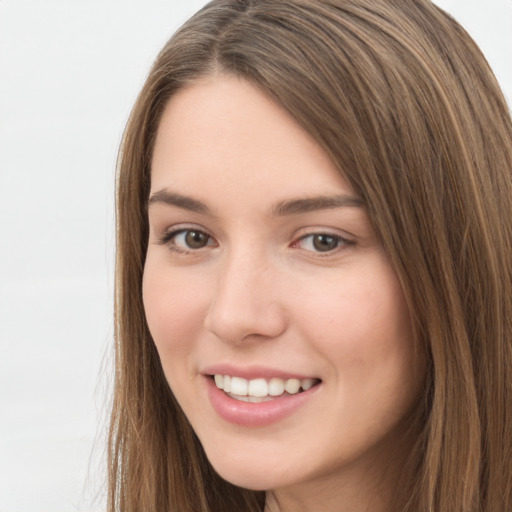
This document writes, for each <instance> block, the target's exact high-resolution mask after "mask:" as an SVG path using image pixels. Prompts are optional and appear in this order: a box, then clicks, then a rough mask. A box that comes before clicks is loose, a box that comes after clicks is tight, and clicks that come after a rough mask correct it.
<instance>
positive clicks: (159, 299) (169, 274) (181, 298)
mask: <svg viewBox="0 0 512 512" xmlns="http://www.w3.org/2000/svg"><path fill="white" fill-rule="evenodd" d="M142 291H143V303H144V310H145V313H146V320H147V323H148V327H149V330H150V332H151V335H152V337H153V340H154V342H155V345H156V348H157V350H158V352H159V354H160V358H161V360H162V365H163V366H164V370H166V368H167V366H169V364H170V363H171V362H172V361H178V360H179V359H180V357H181V356H185V355H187V354H188V353H190V351H191V350H192V348H193V346H194V340H195V339H196V337H197V334H198V332H199V330H200V329H201V328H202V325H203V321H204V312H205V311H206V307H207V301H206V298H205V287H204V286H200V285H198V284H197V283H195V281H194V279H187V278H186V277H184V276H183V275H182V274H181V273H180V272H176V271H175V270H174V269H173V270H167V269H165V267H163V268H162V266H159V265H156V264H154V263H153V262H152V261H151V260H150V259H148V261H147V262H146V266H145V269H144V277H143V286H142ZM169 356H172V357H169Z"/></svg>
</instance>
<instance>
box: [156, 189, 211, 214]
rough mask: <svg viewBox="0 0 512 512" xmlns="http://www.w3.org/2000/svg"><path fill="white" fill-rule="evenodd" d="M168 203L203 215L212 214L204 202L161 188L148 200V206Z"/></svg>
mask: <svg viewBox="0 0 512 512" xmlns="http://www.w3.org/2000/svg"><path fill="white" fill-rule="evenodd" d="M158 203H160V204H166V205H168V206H177V207H178V208H183V209H185V210H190V211H192V212H196V213H202V214H203V215H211V212H210V209H209V208H208V206H206V205H205V204H204V203H203V202H201V201H198V200H197V199H193V198H192V197H188V196H183V195H181V194H177V193H175V192H169V191H168V190H165V189H164V190H160V191H158V192H155V193H154V194H151V197H150V198H149V201H148V207H149V206H151V205H152V204H158Z"/></svg>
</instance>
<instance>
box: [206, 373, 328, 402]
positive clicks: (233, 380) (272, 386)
mask: <svg viewBox="0 0 512 512" xmlns="http://www.w3.org/2000/svg"><path fill="white" fill-rule="evenodd" d="M214 380H215V384H216V386H217V387H218V388H219V389H223V390H224V391H225V392H226V393H228V394H229V395H230V396H231V397H233V398H237V399H238V400H242V401H244V402H253V403H259V402H265V401H267V400H270V397H273V396H280V395H282V394H283V393H284V392H285V391H286V392H287V393H288V394H289V395H295V394H297V393H298V392H299V390H300V389H302V390H303V391H307V390H308V389H310V388H312V387H313V386H314V385H315V384H316V383H317V382H318V381H317V379H286V380H285V379H280V378H278V377H273V378H272V379H270V380H269V381H267V380H266V379H261V378H260V379H252V380H247V379H243V378H242V377H232V376H230V375H219V374H216V375H214Z"/></svg>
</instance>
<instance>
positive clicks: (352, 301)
mask: <svg viewBox="0 0 512 512" xmlns="http://www.w3.org/2000/svg"><path fill="white" fill-rule="evenodd" d="M148 216H149V225H150V235H149V247H148V252H147V259H146V264H145V270H144V281H143V294H144V306H145V310H146V316H147V321H148V325H149V328H150V331H151V334H152V336H153V339H154V341H155V344H156V347H157V350H158V353H159V355H160V359H161V361H162V366H163V369H164V372H165V375H166V378H167V380H168V382H169V385H170V387H171V389H172V391H173V393H174V395H175V396H176V398H177V400H178V402H179V403H180V405H181V407H182V408H183V410H184V412H185V414H186V415H187V417H188V418H189V420H190V422H191V424H192V427H193V428H194V430H195V431H196V433H197V435H198V437H199V439H200V441H201V443H202V445H203V447H204V449H205V451H206V454H207V456H208V458H209V460H210V462H211V463H212V465H213V466H214V468H215V469H216V471H217V472H218V473H219V474H220V475H221V476H222V477H223V478H225V479H226V480H228V481H230V482H232V483H234V484H236V485H238V486H242V487H247V488H251V489H259V490H266V491H267V509H268V510H269V511H271V512H277V511H279V512H290V511H294V512H298V511H301V512H302V511H304V512H307V511H314V512H329V511H337V512H339V511H348V510H350V511H351V512H357V511H365V510H372V511H374V512H379V511H384V510H386V509H387V506H388V501H389V496H390V493H391V489H392V487H393V484H394V481H395V478H396V474H397V468H398V467H399V465H400V463H401V459H400V456H399V454H401V453H402V452H403V451H404V447H403V443H401V440H402V438H401V435H402V429H403V428H404V418H406V416H407V414H408V412H410V410H411V408H412V407H413V406H414V404H415V402H416V400H417V397H418V394H419V388H420V386H421V383H422V380H423V375H424V364H423V359H422V357H421V356H420V354H419V353H418V349H417V344H416V343H415V341H414V336H413V332H412V328H411V322H410V316H409V313H408V309H407V307H406V304H405V300H404V297H403V293H402V290H401V287H400V284H399V281H398V279H397V276H396V274H395V272H394V270H393V269H392V267H391V265H390V262H389V261H388V258H387V257H386V254H385V252H384V251H383V249H382V246H381V244H380V243H379V240H378V237H377V236H376V234H375V232H374V230H373V228H372V225H371V222H370V220H369V218H368V215H367V213H366V210H365V208H364V205H363V204H362V202H361V201H360V199H359V198H358V197H357V196H356V194H355V193H354V191H353V190H352V188H351V187H350V186H349V184H348V183H347V182H346V180H344V179H343V177H342V175H341V174H340V172H339V171H338V170H337V169H336V167H335V165H334V164H333V162H332V161H331V160H330V159H329V157H328V156H327V154H326V153H325V152H324V151H323V150H322V149H321V147H320V146H319V145H318V144H317V143H316V142H315V140H314V139H312V137H311V136H309V135H308V133H307V132H306V131H304V130H303V129H302V128H301V127H300V126H299V125H298V124H297V122H296V121H295V120H294V119H293V118H292V117H291V116H290V115H289V114H288V113H287V112H286V111H285V110H284V109H283V108H282V107H280V106H279V105H277V104H276V103H274V102H273V101H272V100H270V99H269V98H268V97H267V96H266V95H265V94H263V93H262V92H261V91H259V90H258V89H256V88H255V87H253V86H252V85H250V84H249V83H247V82H245V81H243V80H240V79H237V78H235V77H231V76H225V75H222V74H220V75H215V76H211V77H205V78H204V79H202V80H199V81H198V82H197V83H195V84H193V85H190V86H187V87H185V88H184V89H182V90H180V91H179V92H178V93H177V94H175V96H173V98H172V99H171V100H170V102H169V103H168V105H167V106H166V109H165V111H164V114H163V117H162V120H161V123H160V126H159V128H158V133H157V138H156V143H155V147H154V154H153V160H152V171H151V193H150V198H149V207H148ZM212 365H213V366H214V365H227V366H229V367H233V368H242V369H249V370H251V369H254V368H264V369H270V370H269V371H270V372H272V371H274V370H275V371H280V372H282V373H284V374H294V375H295V374H297V375H301V376H305V377H311V378H314V379H317V380H316V381H315V382H320V383H319V384H318V385H317V386H315V387H314V389H313V390H312V392H310V397H309V398H308V399H307V400H306V401H304V403H302V405H301V406H300V407H298V408H296V409H295V410H294V411H293V412H292V413H291V414H289V415H287V416H285V417H284V418H282V419H280V420H278V421H274V422H272V423H270V424H268V425H263V426H246V425H240V424H236V423H233V422H230V421H227V420H226V419H224V418H222V417H221V416H220V415H219V414H218V413H217V411H216V410H215V408H214V407H212V404H211V401H210V399H209V396H208V393H207V392H206V387H207V386H205V382H206V381H207V380H208V379H211V377H210V376H208V375H205V369H206V368H208V367H211V366H212ZM210 382H211V381H210ZM279 399H282V398H277V400H279Z"/></svg>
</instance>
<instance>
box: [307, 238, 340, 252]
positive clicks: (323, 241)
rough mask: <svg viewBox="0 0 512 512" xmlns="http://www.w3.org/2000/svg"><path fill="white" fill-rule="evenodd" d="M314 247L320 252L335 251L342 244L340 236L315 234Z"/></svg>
mask: <svg viewBox="0 0 512 512" xmlns="http://www.w3.org/2000/svg"><path fill="white" fill-rule="evenodd" d="M312 238H313V240H312V243H313V247H314V248H315V250H317V251H319V252H327V251H333V250H334V249H336V248H337V247H338V246H339V245H340V237H338V236H331V235H313V237H312Z"/></svg>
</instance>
